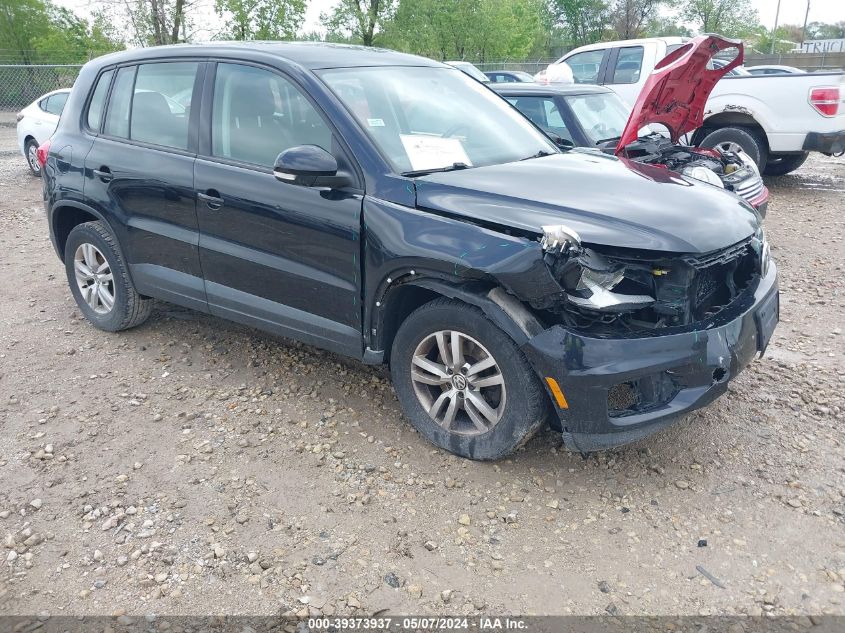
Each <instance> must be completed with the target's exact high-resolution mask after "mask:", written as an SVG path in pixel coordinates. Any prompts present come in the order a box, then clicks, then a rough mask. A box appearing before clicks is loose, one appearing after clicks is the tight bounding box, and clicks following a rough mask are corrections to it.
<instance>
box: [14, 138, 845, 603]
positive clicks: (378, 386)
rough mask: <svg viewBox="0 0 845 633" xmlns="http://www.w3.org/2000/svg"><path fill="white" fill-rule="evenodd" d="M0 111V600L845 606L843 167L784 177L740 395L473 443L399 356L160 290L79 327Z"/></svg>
mask: <svg viewBox="0 0 845 633" xmlns="http://www.w3.org/2000/svg"><path fill="white" fill-rule="evenodd" d="M14 145H15V143H14V129H13V128H11V127H0V253H2V255H0V296H2V297H3V300H2V301H0V333H2V334H0V359H2V360H0V481H2V485H0V536H2V538H3V539H4V542H3V547H2V548H0V613H5V614H36V613H41V612H47V613H50V614H53V615H58V614H62V613H64V614H115V613H117V614H121V613H128V614H141V613H150V612H154V613H157V614H204V613H215V614H277V613H286V612H298V613H301V614H308V613H311V614H319V613H323V614H331V613H335V614H361V615H363V614H367V613H372V612H375V611H378V610H382V609H388V610H389V613H392V614H402V613H443V612H448V613H453V614H461V613H463V614H474V613H480V612H487V613H491V612H495V613H521V614H529V613H553V614H569V613H578V614H602V613H607V612H610V613H621V614H703V615H706V614H715V613H725V614H761V613H772V614H821V613H834V614H845V602H843V601H845V518H843V515H845V451H844V450H843V443H845V430H843V422H845V397H843V392H845V367H843V364H842V361H843V353H845V345H843V342H845V334H843V328H845V292H843V290H844V289H845V284H843V275H844V274H845V241H843V236H845V216H843V211H845V205H843V200H845V195H843V194H845V159H842V158H825V157H819V156H816V157H813V158H812V159H811V160H809V161H808V162H807V163H806V164H805V165H804V167H803V168H802V169H800V170H799V171H798V172H796V173H795V174H793V175H791V176H787V177H783V178H780V179H773V180H770V181H769V183H768V184H769V187H770V188H771V191H772V195H773V202H772V204H771V207H770V211H769V218H768V220H767V225H768V231H769V235H770V240H771V241H772V243H773V252H774V255H775V257H776V258H777V261H778V264H779V266H780V272H781V289H782V292H783V294H782V321H781V324H780V326H779V329H778V330H777V332H776V334H775V338H774V340H773V342H772V344H771V346H770V348H769V349H770V351H769V353H768V354H767V356H766V357H765V358H763V359H761V360H757V361H755V362H754V363H753V364H752V366H751V367H750V368H749V369H748V370H747V371H746V372H744V373H743V374H742V376H741V377H740V378H739V379H738V380H736V382H734V383H733V385H732V387H731V389H730V391H729V393H728V394H727V395H726V396H725V397H723V398H722V399H721V400H719V401H718V402H716V403H714V404H713V405H711V406H709V407H707V408H706V409H704V410H703V411H700V412H698V413H696V414H694V415H691V416H689V417H688V418H687V419H686V420H684V421H682V422H681V423H679V424H677V425H676V426H674V427H672V428H671V429H669V430H668V431H666V432H663V433H661V434H659V435H658V436H656V437H653V438H650V439H648V440H645V441H642V442H640V443H638V444H635V445H633V446H630V447H627V448H625V449H622V450H616V451H612V452H608V453H604V454H599V455H594V456H591V457H590V458H588V459H583V458H581V457H580V456H579V455H575V454H571V453H568V452H567V451H565V450H564V449H563V448H562V446H561V442H560V440H559V438H558V437H556V436H555V434H554V433H553V432H551V431H547V432H545V433H541V434H540V436H539V437H537V438H535V439H534V440H533V441H532V442H530V443H529V444H528V446H527V447H526V448H525V449H524V450H522V451H521V452H520V453H518V454H517V455H516V456H514V457H513V459H509V460H504V461H501V462H498V463H474V462H470V461H466V460H462V459H459V458H456V457H453V456H451V455H448V454H446V453H444V452H442V451H439V450H433V449H432V446H431V445H430V444H428V443H427V442H426V441H425V440H423V439H422V438H421V437H419V436H418V435H417V434H416V433H415V432H414V431H413V430H412V429H411V428H410V426H409V425H408V423H407V422H406V421H405V420H404V419H403V418H402V415H401V414H400V412H399V408H398V405H397V402H396V400H395V398H394V396H393V392H392V390H391V387H390V384H389V382H388V381H387V380H386V374H385V373H384V372H383V371H381V370H379V369H374V368H370V367H365V366H363V365H360V364H358V363H356V362H352V361H348V360H345V359H343V358H340V357H337V356H333V355H331V354H328V353H325V352H321V351H319V350H316V349H312V348H309V347H307V346H303V345H300V344H298V343H292V342H289V341H285V340H279V339H276V338H273V337H270V336H268V335H264V334H262V333H259V332H255V331H251V330H249V329H246V328H243V327H240V326H238V325H234V324H231V323H228V322H225V321H221V320H218V319H216V318H212V317H209V316H206V315H202V314H198V313H194V312H190V311H187V310H183V309H181V308H176V307H174V306H170V305H167V304H158V305H157V309H156V310H155V311H154V313H153V316H152V317H151V318H150V320H149V321H148V322H147V323H146V324H145V325H143V326H141V327H139V328H137V329H135V330H131V331H129V332H125V333H122V334H107V333H104V332H100V331H98V330H95V329H94V328H92V327H91V326H89V325H88V324H87V323H86V322H85V321H84V320H82V319H81V316H80V313H79V312H78V310H77V309H76V307H75V304H74V303H73V299H72V298H71V295H70V292H69V291H68V289H67V282H66V278H65V274H64V269H63V267H62V265H61V263H60V262H59V261H58V259H57V258H56V256H55V254H54V253H53V250H52V247H51V246H50V242H49V238H48V234H47V227H46V224H45V221H44V211H43V208H42V205H41V185H40V182H39V181H37V180H36V179H34V178H32V177H31V176H30V175H29V174H28V172H27V171H26V167H25V164H24V161H23V158H22V157H21V156H19V155H18V154H17V152H16V149H15V147H14Z"/></svg>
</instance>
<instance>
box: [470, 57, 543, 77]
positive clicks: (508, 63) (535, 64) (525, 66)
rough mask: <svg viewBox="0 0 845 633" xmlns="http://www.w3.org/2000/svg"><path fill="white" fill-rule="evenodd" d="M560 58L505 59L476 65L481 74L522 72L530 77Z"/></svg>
mask: <svg viewBox="0 0 845 633" xmlns="http://www.w3.org/2000/svg"><path fill="white" fill-rule="evenodd" d="M558 59H559V58H557V57H554V58H548V59H533V60H523V61H515V60H509V59H505V60H502V61H498V62H481V63H478V64H475V65H476V66H477V67H478V68H479V70H481V72H485V73H488V72H492V71H494V70H521V71H522V72H526V73H528V74H530V75H536V74H537V73H538V72H540V71H541V70H543V69H545V68H546V67H547V66H548V65H549V64H551V63H553V62H556V61H557V60H558Z"/></svg>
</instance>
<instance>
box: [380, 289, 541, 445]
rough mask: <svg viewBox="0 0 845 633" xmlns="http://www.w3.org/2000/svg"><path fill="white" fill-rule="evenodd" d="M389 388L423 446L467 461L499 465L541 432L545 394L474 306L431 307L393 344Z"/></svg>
mask: <svg viewBox="0 0 845 633" xmlns="http://www.w3.org/2000/svg"><path fill="white" fill-rule="evenodd" d="M390 370H391V376H392V378H393V387H394V389H395V391H396V395H397V397H398V398H399V402H400V404H401V405H402V409H403V410H404V412H405V415H406V417H407V418H408V419H409V420H410V422H411V424H412V425H413V426H414V428H416V429H417V430H418V431H419V432H420V433H421V434H422V435H423V436H424V437H426V438H427V439H428V440H429V441H430V442H432V443H433V444H435V445H436V446H439V447H440V448H443V449H445V450H447V451H450V452H452V453H455V454H456V455H460V456H462V457H467V458H469V459H480V460H488V459H498V458H500V457H504V456H505V455H508V454H510V453H512V452H514V451H515V450H517V449H518V448H519V447H520V446H522V445H523V444H524V443H525V442H527V441H528V440H529V439H530V438H531V437H532V436H533V435H534V433H536V431H537V429H539V428H540V426H541V425H542V424H543V422H544V421H545V419H546V415H547V412H548V403H547V398H546V395H545V392H544V391H543V388H542V387H541V385H540V382H539V380H538V379H537V377H536V376H535V374H534V371H533V369H532V368H531V366H530V365H529V364H528V361H527V360H526V359H525V356H524V355H523V354H522V352H520V350H519V348H517V346H516V345H515V344H514V342H513V340H512V339H511V338H510V337H509V336H508V335H507V334H505V333H504V332H503V331H502V330H500V329H499V328H498V327H496V325H494V324H493V322H491V321H490V320H489V319H488V318H487V317H486V316H484V313H483V312H482V311H481V310H479V309H478V308H476V307H474V306H469V305H467V304H465V303H462V302H460V301H454V300H450V299H436V300H434V301H432V302H430V303H427V304H425V305H424V306H422V307H420V308H418V309H417V310H416V311H414V312H413V313H411V315H410V316H408V318H407V319H405V321H404V322H403V323H402V326H401V327H400V328H399V331H398V332H397V334H396V337H395V339H394V341H393V348H392V351H391V356H390Z"/></svg>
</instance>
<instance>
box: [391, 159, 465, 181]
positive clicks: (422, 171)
mask: <svg viewBox="0 0 845 633" xmlns="http://www.w3.org/2000/svg"><path fill="white" fill-rule="evenodd" d="M469 168H470V166H469V165H467V164H466V163H452V164H451V165H447V166H446V167H435V168H433V169H417V170H416V171H403V172H402V174H401V175H402V176H407V177H409V178H416V177H417V176H427V175H428V174H436V173H438V172H441V171H458V170H460V169H469Z"/></svg>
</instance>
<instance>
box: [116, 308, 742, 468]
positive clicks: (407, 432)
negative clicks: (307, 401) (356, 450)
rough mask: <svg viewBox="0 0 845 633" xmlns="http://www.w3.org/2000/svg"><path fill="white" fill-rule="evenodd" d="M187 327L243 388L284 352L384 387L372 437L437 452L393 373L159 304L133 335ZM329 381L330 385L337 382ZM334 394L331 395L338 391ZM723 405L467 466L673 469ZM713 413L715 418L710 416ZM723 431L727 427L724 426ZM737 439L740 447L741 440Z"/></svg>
mask: <svg viewBox="0 0 845 633" xmlns="http://www.w3.org/2000/svg"><path fill="white" fill-rule="evenodd" d="M186 322H190V323H194V324H195V325H196V326H197V329H196V330H191V331H190V332H189V331H187V329H186V331H185V332H184V336H185V340H186V342H189V341H190V342H191V343H192V344H194V345H195V346H198V347H200V348H201V349H202V353H203V354H204V356H205V358H203V359H198V361H199V364H205V365H219V364H220V362H221V360H222V359H224V358H225V361H223V362H224V363H225V364H228V365H229V367H228V368H227V369H226V372H227V376H226V380H230V379H231V381H232V382H241V383H242V382H244V381H246V380H247V379H255V378H258V379H260V378H261V374H262V372H266V370H262V369H260V368H261V367H268V366H270V365H272V358H273V356H274V354H277V353H278V352H283V353H285V354H295V355H296V356H297V357H298V360H299V362H300V363H302V364H303V365H306V366H308V365H310V366H312V367H314V369H315V371H316V372H318V374H321V372H322V370H323V369H325V368H326V366H328V365H331V366H334V367H342V368H343V371H345V372H346V373H347V377H346V380H347V381H352V382H354V381H357V382H359V383H361V384H378V385H379V386H380V387H381V388H382V389H383V391H384V394H385V396H384V401H383V407H385V409H386V410H385V414H386V415H385V417H384V420H383V421H380V423H381V424H386V425H389V426H390V428H389V429H384V428H382V429H376V428H371V429H369V430H370V432H373V433H375V432H379V431H381V432H387V434H388V435H389V436H391V437H396V438H401V441H402V443H403V444H406V445H407V444H412V445H413V446H414V448H415V449H416V450H415V452H418V453H419V454H424V453H427V452H429V451H432V450H437V449H435V448H434V447H433V446H432V445H430V444H429V443H428V442H427V440H426V439H425V438H423V437H422V436H420V435H419V434H418V433H417V432H416V431H415V430H414V429H413V427H412V426H411V424H410V423H409V422H408V421H407V420H406V419H405V417H404V416H403V415H402V411H401V408H400V406H399V403H398V401H397V400H396V397H395V395H394V393H393V389H392V386H391V384H390V377H389V371H388V369H387V368H386V367H385V366H370V365H365V364H363V363H360V362H357V361H355V360H352V359H349V358H346V357H344V356H340V355H336V354H333V353H332V352H329V351H325V350H321V349H318V348H315V347H313V346H309V345H307V344H305V343H300V342H298V341H293V340H291V339H286V338H283V337H278V336H274V335H272V334H268V333H265V332H262V331H260V330H256V329H253V328H250V327H248V326H242V325H239V324H237V323H233V322H231V321H228V320H224V319H219V318H217V317H214V316H211V315H208V314H204V313H201V312H196V311H193V310H190V309H187V308H182V307H179V306H174V305H171V304H167V303H162V302H158V301H157V302H156V304H155V308H154V309H153V313H152V315H151V316H150V319H149V320H148V322H147V323H145V324H144V325H142V326H140V327H139V328H136V329H134V330H131V332H132V333H133V335H135V336H140V337H142V338H143V337H144V336H145V335H146V336H152V337H158V336H169V335H170V334H172V333H173V332H172V330H173V329H177V328H185V324H186ZM124 335H126V333H122V334H121V336H124ZM209 341H211V342H209ZM137 343H138V344H143V343H142V340H138V341H137ZM250 349H254V350H259V352H258V353H257V354H256V353H250V352H249V351H248V350H250ZM256 374H258V376H256ZM324 377H326V378H329V379H330V376H324ZM268 386H269V387H270V388H271V389H279V388H284V387H285V386H286V385H285V384H284V382H283V381H282V382H280V381H279V380H275V379H271V380H269V382H268ZM385 387H386V388H385ZM328 390H329V391H330V392H331V387H329V388H328ZM726 397H728V396H726ZM721 400H722V399H720V400H719V401H717V402H715V403H713V404H711V405H709V406H708V407H707V408H706V409H704V410H703V411H697V412H693V413H692V414H690V415H688V416H686V417H684V418H682V419H680V420H678V421H677V422H676V423H675V424H673V425H672V426H670V427H669V428H667V429H664V430H662V431H660V432H658V433H656V434H654V435H652V436H649V437H646V438H644V439H642V440H639V441H637V442H634V443H632V444H629V445H626V446H623V447H619V448H614V449H610V450H607V451H602V452H599V453H592V454H588V455H582V454H579V453H577V452H573V451H570V450H568V449H567V448H566V447H565V446H564V444H563V440H562V438H561V436H560V434H559V433H558V432H557V431H555V430H554V429H552V428H551V426H550V425H545V426H544V427H542V428H541V429H540V431H538V433H537V434H536V436H535V437H534V438H532V439H531V440H530V441H529V442H527V443H526V445H525V446H524V447H522V448H521V449H520V450H519V451H517V453H516V454H514V455H512V456H509V457H507V458H504V459H503V460H498V461H497V462H472V461H471V460H462V461H466V462H467V463H470V464H473V463H474V464H477V465H479V467H481V469H482V470H483V469H484V467H485V466H489V465H490V464H494V463H498V464H502V463H505V462H507V463H509V464H514V465H517V464H518V465H520V466H521V467H523V468H525V469H533V468H542V467H549V468H565V469H575V468H582V467H583V466H584V465H585V464H588V463H590V462H597V463H606V462H608V460H610V461H612V462H616V463H620V464H623V465H625V464H627V465H633V464H642V463H643V459H644V458H648V460H649V462H651V463H660V462H664V461H665V462H666V463H670V462H672V461H675V459H676V458H677V455H678V453H679V452H681V451H687V450H689V449H690V447H693V448H694V447H696V446H705V445H708V444H711V443H712V441H713V435H714V433H713V429H711V428H710V426H711V424H712V421H711V422H709V423H708V418H709V417H716V418H721V416H722V411H721V410H720V404H721ZM706 412H709V413H710V414H711V415H710V416H708V415H707V414H706ZM721 424H724V421H723V420H722V422H721ZM735 439H736V440H739V437H736V438H735ZM702 452H703V451H702ZM706 457H707V456H706V455H704V454H702V455H701V457H700V459H706ZM456 459H461V458H456Z"/></svg>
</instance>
